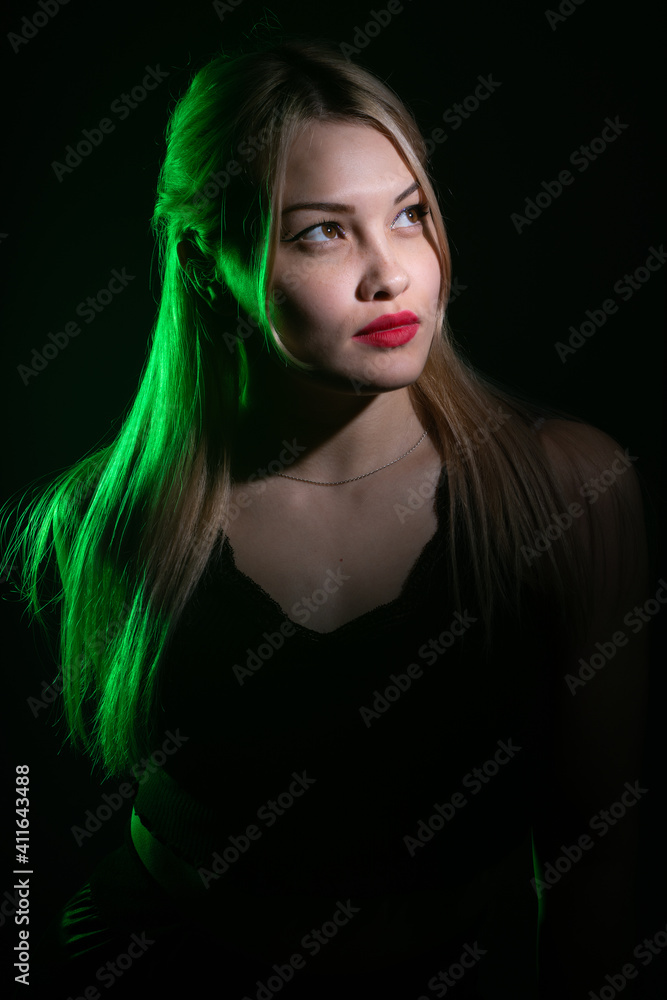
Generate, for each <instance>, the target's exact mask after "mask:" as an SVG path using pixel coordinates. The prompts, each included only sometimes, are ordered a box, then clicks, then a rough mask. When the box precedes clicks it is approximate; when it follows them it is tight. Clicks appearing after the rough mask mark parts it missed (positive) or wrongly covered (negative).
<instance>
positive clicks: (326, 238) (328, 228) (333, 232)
mask: <svg viewBox="0 0 667 1000" xmlns="http://www.w3.org/2000/svg"><path fill="white" fill-rule="evenodd" d="M339 229H340V227H339V226H338V224H337V223H336V222H318V223H317V225H316V226H311V227H310V229H306V231H305V233H304V234H303V235H304V236H305V235H306V234H307V233H311V234H314V235H311V236H309V237H308V239H309V242H312V243H326V242H332V237H337V236H338V231H339ZM320 236H323V239H319V238H318V237H320Z"/></svg>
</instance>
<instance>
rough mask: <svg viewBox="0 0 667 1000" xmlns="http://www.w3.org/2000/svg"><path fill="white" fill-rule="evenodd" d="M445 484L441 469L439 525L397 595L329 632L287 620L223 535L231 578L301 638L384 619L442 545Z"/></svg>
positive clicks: (402, 601) (327, 634)
mask: <svg viewBox="0 0 667 1000" xmlns="http://www.w3.org/2000/svg"><path fill="white" fill-rule="evenodd" d="M446 481H447V471H446V467H445V466H443V467H442V469H441V472H440V476H439V479H438V486H437V490H436V494H435V510H436V518H437V522H438V523H437V527H436V529H435V531H434V533H433V534H432V535H431V537H430V538H429V539H428V541H427V542H426V543H425V544H424V546H423V548H422V549H421V551H420V553H419V555H418V556H417V558H416V559H415V561H414V563H413V564H412V566H411V568H410V570H409V572H408V574H407V576H406V578H405V580H404V581H403V585H402V587H401V590H400V592H399V593H398V594H397V596H396V597H394V598H392V599H391V600H390V601H386V602H385V603H384V604H377V605H376V606H375V607H373V608H369V609H368V610H367V611H364V612H362V613H361V614H360V615H357V616H356V617H355V618H350V619H349V620H348V621H346V622H343V623H342V624H341V625H338V626H337V627H336V628H335V629H331V630H330V631H329V632H318V631H317V630H316V629H311V628H308V627H307V626H305V625H302V624H301V623H300V622H296V621H294V619H293V618H290V617H289V615H288V614H287V612H286V611H285V609H284V608H283V607H282V606H281V605H280V604H279V603H278V601H276V600H275V598H273V597H272V596H271V594H269V593H268V591H266V590H265V589H264V587H262V586H261V584H259V583H257V581H256V580H254V579H253V578H252V577H250V576H248V574H247V573H244V572H243V570H240V569H239V568H238V566H237V565H236V560H235V557H234V549H233V548H232V544H231V542H230V541H229V537H228V536H225V540H224V544H223V553H224V554H225V555H226V556H227V559H228V561H229V565H230V568H231V569H232V571H233V573H234V575H235V576H237V577H238V578H239V579H240V580H241V582H242V583H243V584H244V586H245V587H246V588H247V590H248V592H249V593H253V594H255V595H256V596H257V597H259V598H260V599H261V600H262V601H263V602H264V603H265V604H266V605H267V606H268V607H270V608H271V609H272V610H273V611H274V612H276V613H277V614H278V615H280V617H281V618H283V619H284V620H285V621H287V622H289V623H290V625H293V626H294V628H295V629H296V632H297V634H301V635H302V636H305V637H307V638H309V639H312V640H314V641H322V640H327V639H331V638H334V637H337V636H339V635H340V634H341V633H342V632H344V631H349V630H352V629H355V628H357V627H359V626H361V625H363V626H367V625H368V622H369V620H373V619H375V618H376V617H384V616H385V615H387V614H389V613H392V612H399V613H400V610H401V606H402V605H404V604H405V603H406V600H408V599H409V595H410V591H411V590H412V587H413V585H414V581H415V579H416V578H417V576H418V575H419V573H420V571H421V569H422V566H423V563H424V562H425V561H426V560H427V558H428V556H429V555H430V554H431V553H432V552H433V551H435V550H436V548H437V547H438V546H439V545H440V544H441V541H442V538H443V535H444V532H445V529H446V525H447V523H448V520H449V516H448V515H449V510H448V507H447V503H446V499H445V497H446Z"/></svg>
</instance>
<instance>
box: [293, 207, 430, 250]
mask: <svg viewBox="0 0 667 1000" xmlns="http://www.w3.org/2000/svg"><path fill="white" fill-rule="evenodd" d="M410 211H415V212H416V213H417V215H418V216H419V220H418V221H421V220H422V219H423V218H424V217H425V216H426V215H429V214H430V212H431V210H430V208H429V207H428V205H427V204H426V202H425V201H419V202H417V203H416V204H415V205H408V206H407V207H406V208H402V209H401V211H400V212H399V213H398V215H397V216H396V219H394V222H392V226H393V225H394V223H395V222H396V220H397V219H400V217H401V216H402V215H403V213H404V212H410ZM320 226H336V227H337V228H338V229H340V230H341V232H343V233H344V232H345V230H344V229H343V227H342V226H341V225H340V223H338V222H334V220H333V219H322V221H321V222H315V223H314V224H313V225H312V226H308V227H307V228H306V229H302V230H301V232H300V233H297V234H296V236H290V237H283V238H282V239H281V243H295V242H296V241H297V240H299V239H301V237H302V236H305V235H306V233H309V232H311V230H313V229H319V228H320ZM415 226H416V223H415ZM407 228H411V227H410V226H408V227H407ZM317 242H322V243H326V242H332V243H333V242H335V241H334V240H331V241H328V240H321V241H317Z"/></svg>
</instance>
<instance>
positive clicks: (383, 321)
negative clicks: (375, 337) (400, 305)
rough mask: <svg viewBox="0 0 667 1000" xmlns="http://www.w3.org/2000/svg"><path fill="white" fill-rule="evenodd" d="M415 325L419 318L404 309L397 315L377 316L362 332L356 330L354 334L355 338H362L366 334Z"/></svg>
mask: <svg viewBox="0 0 667 1000" xmlns="http://www.w3.org/2000/svg"><path fill="white" fill-rule="evenodd" d="M415 323H419V317H418V316H415V314H414V313H413V312H410V310H409V309H404V310H403V311H402V312H399V313H387V314H386V315H384V316H379V317H378V318H377V319H374V320H373V322H372V323H369V324H368V326H365V327H364V328H363V330H358V331H357V333H355V334H354V336H355V337H363V336H365V335H366V334H368V333H377V332H378V331H382V330H395V329H396V328H397V327H402V326H414V324H415Z"/></svg>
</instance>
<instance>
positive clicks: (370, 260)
mask: <svg viewBox="0 0 667 1000" xmlns="http://www.w3.org/2000/svg"><path fill="white" fill-rule="evenodd" d="M409 283H410V279H409V277H408V273H407V271H406V270H405V267H404V266H403V265H402V264H401V263H400V261H399V260H398V258H397V257H396V254H395V253H394V252H393V251H392V248H391V247H390V246H389V244H388V243H387V241H386V239H382V238H380V239H377V240H374V241H373V243H372V244H371V245H368V246H367V247H366V249H365V252H364V256H363V263H362V275H361V278H360V281H359V288H358V292H359V297H360V298H361V299H363V300H364V301H366V302H370V301H371V300H372V299H379V300H384V299H395V298H397V297H398V296H399V295H400V294H401V293H402V292H404V291H405V289H406V288H407V287H408V285H409Z"/></svg>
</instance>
